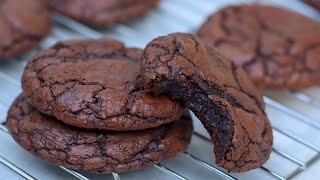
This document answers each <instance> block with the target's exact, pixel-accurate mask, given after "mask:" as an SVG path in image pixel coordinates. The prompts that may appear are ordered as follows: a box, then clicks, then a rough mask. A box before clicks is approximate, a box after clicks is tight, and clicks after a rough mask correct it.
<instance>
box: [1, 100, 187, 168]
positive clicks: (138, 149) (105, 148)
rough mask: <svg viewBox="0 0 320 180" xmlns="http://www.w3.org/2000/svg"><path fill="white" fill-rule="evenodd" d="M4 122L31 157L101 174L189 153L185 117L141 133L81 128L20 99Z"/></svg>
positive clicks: (138, 166) (141, 166)
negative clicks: (44, 112) (185, 152)
mask: <svg viewBox="0 0 320 180" xmlns="http://www.w3.org/2000/svg"><path fill="white" fill-rule="evenodd" d="M7 123H8V124H7V125H8V129H9V131H10V133H11V134H12V136H13V138H14V139H15V141H16V142H18V143H19V144H20V145H21V146H22V147H23V148H25V149H26V150H27V151H29V152H31V153H32V154H34V155H35V156H37V157H39V158H41V159H44V160H47V161H50V162H52V163H54V164H57V165H59V166H64V167H66V168H70V169H74V170H85V171H89V172H92V173H99V174H101V173H102V174H107V173H112V172H126V171H129V170H137V169H141V168H144V167H148V166H151V165H154V164H157V163H159V162H160V161H162V160H164V159H167V158H174V157H175V156H177V155H178V154H179V153H181V152H184V151H185V150H186V149H187V147H188V144H189V142H190V139H191V135H192V121H191V119H190V118H188V117H187V116H183V117H181V118H180V119H179V120H177V121H175V122H172V123H169V124H165V125H163V126H160V127H157V128H152V129H147V130H141V131H127V132H115V131H96V130H87V129H79V128H75V127H71V126H68V125H66V124H63V123H61V122H59V121H57V120H56V119H54V118H53V117H51V116H47V115H44V114H41V113H40V112H39V111H37V110H36V109H34V108H33V107H32V106H30V105H29V104H28V102H27V98H26V97H25V96H23V95H21V96H19V97H18V98H17V99H16V100H15V102H14V103H13V105H12V106H11V108H10V110H9V112H8V118H7Z"/></svg>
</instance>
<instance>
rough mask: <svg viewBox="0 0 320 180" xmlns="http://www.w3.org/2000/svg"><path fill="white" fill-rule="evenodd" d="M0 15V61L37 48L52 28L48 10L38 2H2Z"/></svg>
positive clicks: (8, 0) (4, 0) (33, 0)
mask: <svg viewBox="0 0 320 180" xmlns="http://www.w3.org/2000/svg"><path fill="white" fill-rule="evenodd" d="M0 14H1V15H0V39H1V41H0V59H3V58H8V57H12V56H18V55H21V54H22V53H24V52H26V51H27V50H29V49H31V48H33V47H35V46H36V45H37V44H38V43H39V41H40V40H41V39H42V38H43V37H44V36H45V35H47V34H48V33H49V31H50V29H51V26H52V22H51V17H50V15H49V13H48V11H47V9H46V8H45V6H44V4H43V3H41V2H40V1H38V0H23V1H21V0H2V1H1V2H0Z"/></svg>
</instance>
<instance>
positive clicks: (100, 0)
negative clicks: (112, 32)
mask: <svg viewBox="0 0 320 180" xmlns="http://www.w3.org/2000/svg"><path fill="white" fill-rule="evenodd" d="M46 1H47V3H48V5H49V6H50V7H52V8H53V9H55V10H57V11H59V12H61V13H63V14H65V15H67V16H69V17H71V18H74V19H76V20H79V21H82V22H84V23H86V24H89V25H93V26H103V25H109V24H114V23H126V22H128V21H130V20H132V19H135V18H137V17H139V16H142V15H144V14H146V13H147V12H148V11H149V10H151V9H153V8H155V7H156V6H157V5H158V3H159V0H148V1H145V0H95V1H92V0H65V1H61V0H46Z"/></svg>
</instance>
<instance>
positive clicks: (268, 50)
mask: <svg viewBox="0 0 320 180" xmlns="http://www.w3.org/2000/svg"><path fill="white" fill-rule="evenodd" d="M198 35H199V36H200V38H201V39H202V40H204V41H206V42H208V43H210V44H212V45H214V46H216V47H218V49H219V50H220V51H221V52H222V53H223V54H224V55H226V56H227V57H229V58H230V59H232V60H233V61H234V62H235V63H236V64H237V65H239V66H242V67H243V68H244V69H245V70H246V71H247V72H248V74H249V76H250V77H251V79H252V80H253V81H254V82H255V84H256V85H257V86H258V87H259V88H270V89H290V90H298V89H302V88H307V87H310V86H313V85H316V84H318V83H320V71H319V69H320V24H319V23H318V22H316V21H313V20H311V19H309V18H308V17H305V16H303V15H300V14H298V13H296V12H292V11H289V10H285V9H280V8H278V7H272V6H267V5H259V4H252V5H238V6H230V7H226V8H223V9H221V10H219V11H218V12H216V13H214V14H213V15H212V16H210V17H209V19H208V21H207V22H206V23H205V24H204V25H203V26H202V27H201V28H200V30H199V32H198Z"/></svg>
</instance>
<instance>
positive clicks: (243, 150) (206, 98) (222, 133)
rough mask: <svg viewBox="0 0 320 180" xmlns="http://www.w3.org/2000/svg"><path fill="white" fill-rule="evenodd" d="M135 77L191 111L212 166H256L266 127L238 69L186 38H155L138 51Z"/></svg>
mask: <svg viewBox="0 0 320 180" xmlns="http://www.w3.org/2000/svg"><path fill="white" fill-rule="evenodd" d="M142 57H143V58H142V60H141V77H142V82H143V84H144V86H145V87H146V88H150V89H151V90H153V92H154V93H155V94H162V93H165V94H168V95H169V96H171V97H172V98H174V99H177V100H180V101H182V102H183V103H184V104H185V105H186V106H187V107H188V108H190V109H191V111H193V112H194V113H195V115H196V116H197V117H198V118H199V119H200V120H201V122H202V124H203V125H204V127H205V128H206V130H207V131H208V133H209V135H210V136H211V139H212V142H213V144H214V154H215V157H216V163H217V164H218V165H219V166H221V167H224V168H225V169H227V170H229V171H231V172H243V171H248V170H250V169H253V168H257V167H260V166H261V165H262V164H263V163H265V162H266V161H267V160H268V158H269V155H270V153H271V150H272V129H271V125H270V123H269V120H268V118H267V116H266V114H265V112H264V108H265V107H264V102H263V100H262V96H261V95H260V93H259V91H258V90H257V89H256V88H255V86H254V85H253V84H252V82H251V81H250V80H249V79H248V77H247V75H246V73H245V72H244V71H243V69H242V68H241V67H237V66H235V65H234V63H232V62H231V61H229V60H227V59H225V58H224V57H222V56H221V55H220V54H219V53H218V52H217V50H216V49H214V48H213V47H211V46H208V45H207V44H205V43H204V42H201V41H200V40H199V39H198V38H197V37H195V36H193V35H190V34H182V33H175V34H170V35H168V36H162V37H158V38H156V39H155V40H153V41H151V42H150V43H149V44H148V45H147V47H146V48H145V50H144V53H143V56H142Z"/></svg>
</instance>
